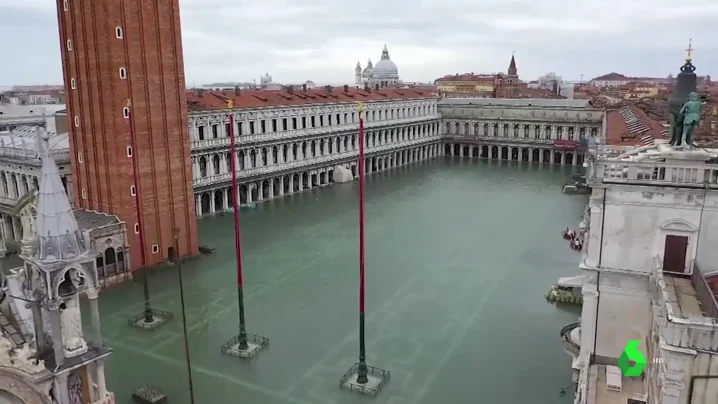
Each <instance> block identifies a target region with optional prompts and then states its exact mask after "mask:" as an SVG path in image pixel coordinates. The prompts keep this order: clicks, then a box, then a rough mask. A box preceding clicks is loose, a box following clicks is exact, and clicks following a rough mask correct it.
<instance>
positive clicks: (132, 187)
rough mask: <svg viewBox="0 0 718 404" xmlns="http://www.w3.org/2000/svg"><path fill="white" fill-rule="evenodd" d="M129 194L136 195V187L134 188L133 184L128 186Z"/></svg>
mask: <svg viewBox="0 0 718 404" xmlns="http://www.w3.org/2000/svg"><path fill="white" fill-rule="evenodd" d="M130 195H132V196H136V195H137V188H135V186H134V185H132V186H130Z"/></svg>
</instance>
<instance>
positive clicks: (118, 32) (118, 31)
mask: <svg viewBox="0 0 718 404" xmlns="http://www.w3.org/2000/svg"><path fill="white" fill-rule="evenodd" d="M115 38H117V39H122V28H121V27H116V28H115Z"/></svg>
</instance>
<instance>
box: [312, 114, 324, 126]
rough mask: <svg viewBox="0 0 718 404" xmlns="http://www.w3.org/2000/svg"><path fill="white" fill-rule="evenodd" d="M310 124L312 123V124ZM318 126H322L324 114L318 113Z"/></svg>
mask: <svg viewBox="0 0 718 404" xmlns="http://www.w3.org/2000/svg"><path fill="white" fill-rule="evenodd" d="M312 125H314V124H312ZM319 126H320V127H322V126H324V115H319Z"/></svg>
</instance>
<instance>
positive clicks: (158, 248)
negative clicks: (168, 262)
mask: <svg viewBox="0 0 718 404" xmlns="http://www.w3.org/2000/svg"><path fill="white" fill-rule="evenodd" d="M159 252H160V246H159V245H157V244H153V245H152V254H157V253H159Z"/></svg>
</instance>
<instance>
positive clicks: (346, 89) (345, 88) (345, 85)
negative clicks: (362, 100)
mask: <svg viewBox="0 0 718 404" xmlns="http://www.w3.org/2000/svg"><path fill="white" fill-rule="evenodd" d="M344 92H345V93H348V92H349V85H347V84H344Z"/></svg>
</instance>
